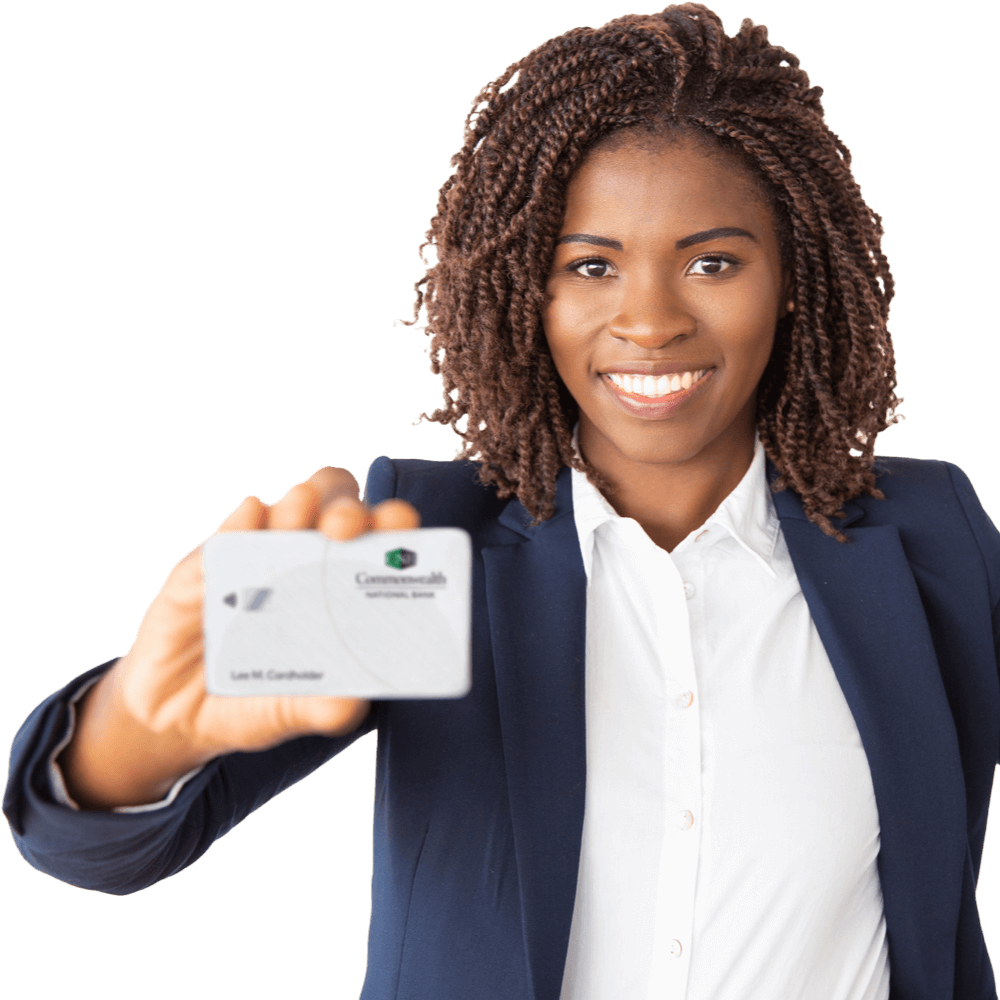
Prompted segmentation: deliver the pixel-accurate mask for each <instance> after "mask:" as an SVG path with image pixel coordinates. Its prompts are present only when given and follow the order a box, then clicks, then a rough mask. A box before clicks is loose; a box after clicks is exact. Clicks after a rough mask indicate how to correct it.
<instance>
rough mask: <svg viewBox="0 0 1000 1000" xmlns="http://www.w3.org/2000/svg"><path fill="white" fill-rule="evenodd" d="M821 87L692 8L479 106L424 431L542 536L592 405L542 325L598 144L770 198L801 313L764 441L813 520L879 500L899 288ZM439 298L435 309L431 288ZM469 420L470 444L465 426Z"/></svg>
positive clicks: (460, 162)
mask: <svg viewBox="0 0 1000 1000" xmlns="http://www.w3.org/2000/svg"><path fill="white" fill-rule="evenodd" d="M822 92H823V91H822V88H820V87H810V86H809V78H808V76H807V75H806V73H805V72H804V71H803V70H801V69H800V68H799V60H798V59H797V58H796V57H795V56H794V55H792V54H791V53H790V52H787V51H786V50H785V49H783V48H781V47H780V46H776V45H771V44H770V43H769V42H768V40H767V28H766V27H764V26H763V25H755V24H754V23H753V22H752V21H751V20H749V19H746V20H744V21H743V23H742V25H741V27H740V30H739V33H738V34H736V35H735V36H733V37H731V38H730V37H728V36H727V35H726V34H725V32H724V31H723V28H722V22H721V20H720V19H719V17H718V16H717V15H716V14H714V13H713V12H712V11H710V10H708V9H707V8H706V7H704V6H702V5H700V4H695V3H685V4H679V5H676V6H671V7H667V8H666V9H665V10H664V11H663V12H662V13H659V14H652V15H629V16H627V17H621V18H618V19H616V20H614V21H611V22H609V23H608V24H606V25H604V27H602V28H597V29H594V28H575V29H574V30H572V31H568V32H567V33H566V34H564V35H561V36H560V37H558V38H554V39H551V40H550V41H548V42H546V43H545V44H544V45H541V46H539V47H538V48H537V49H535V50H534V51H533V52H531V53H530V54H529V55H527V56H526V57H525V58H524V59H522V60H520V61H519V62H516V63H514V64H513V65H512V66H510V67H508V69H507V70H506V71H505V72H504V73H503V75H502V76H500V77H499V79H497V80H494V81H493V82H492V83H491V84H489V85H488V86H487V87H486V88H485V89H484V90H483V91H482V92H481V93H480V94H479V96H478V97H477V98H476V101H475V103H474V105H473V109H472V111H471V112H470V113H469V116H468V118H467V119H466V123H465V144H464V146H463V147H462V149H461V151H460V152H458V153H457V154H456V155H455V156H454V157H453V158H452V161H451V162H452V166H453V167H455V172H454V173H453V174H452V176H451V177H449V179H448V180H447V181H446V182H445V184H444V186H443V187H442V188H441V192H440V195H439V198H438V206H437V214H436V215H435V216H434V218H433V220H432V221H431V227H430V229H429V230H428V232H427V241H426V242H425V243H424V244H422V246H421V248H420V250H421V253H422V252H423V250H424V248H425V247H427V246H429V245H433V246H434V247H435V249H436V251H437V263H436V264H435V265H434V266H432V267H429V268H428V270H427V272H426V274H425V276H424V277H423V278H422V279H421V280H420V281H418V282H417V283H416V285H415V286H414V287H415V290H416V293H417V298H416V303H415V305H414V311H413V320H410V321H408V322H409V323H411V324H412V323H414V322H416V320H417V317H418V315H419V312H420V308H421V306H423V307H424V308H425V309H426V312H427V325H426V332H427V333H428V335H430V336H431V338H432V340H431V367H432V369H433V370H434V372H435V373H437V374H440V375H442V376H443V379H444V394H445V405H444V406H443V407H442V408H440V409H438V410H435V411H434V413H432V414H430V415H429V416H428V415H427V414H425V415H424V416H425V417H427V418H428V419H430V420H433V421H437V422H440V423H444V424H449V425H451V427H452V428H453V429H454V430H455V431H456V433H458V434H459V435H460V436H461V437H462V438H463V439H464V442H465V445H464V448H463V449H462V452H461V454H460V455H459V457H460V458H470V459H476V460H478V461H479V462H480V478H481V479H482V481H483V482H485V483H488V484H493V485H494V486H495V487H496V488H497V490H498V492H499V495H500V496H501V497H506V496H510V495H514V494H516V496H517V497H518V499H519V500H520V501H521V502H522V503H523V504H524V506H525V508H526V509H527V510H528V511H529V512H530V513H531V514H532V516H533V517H534V518H535V521H536V523H538V522H539V521H540V520H544V519H545V518H547V517H550V516H551V514H552V510H553V500H554V497H555V489H556V476H557V474H558V472H559V470H560V469H561V468H562V467H563V466H566V465H569V466H573V467H574V468H578V469H580V470H581V471H583V472H586V473H587V474H588V475H590V476H591V477H592V478H594V477H595V476H596V473H595V470H593V469H591V468H589V467H588V465H587V464H586V463H585V462H584V461H583V460H582V459H581V458H580V457H578V456H577V454H576V452H575V450H574V448H573V444H572V428H573V425H574V423H575V421H576V419H577V413H578V410H577V406H576V403H575V401H574V400H573V398H572V397H571V396H570V394H569V392H568V391H567V390H566V388H565V386H564V385H563V384H562V381H561V380H560V378H559V376H558V374H557V373H556V370H555V366H554V364H553V361H552V357H551V355H550V353H549V349H548V345H547V343H546V339H545V334H544V330H543V326H542V320H541V315H542V309H543V307H544V305H545V302H546V291H545V287H546V282H547V277H548V273H549V269H550V266H551V261H552V258H553V254H554V251H555V241H556V239H557V237H558V235H559V231H560V227H561V224H562V218H563V212H564V206H565V194H566V187H567V184H568V182H569V179H570V177H571V176H572V174H573V171H574V170H575V169H576V168H577V167H578V166H579V165H580V164H581V163H582V161H583V160H584V158H585V157H586V156H587V154H588V153H589V152H591V151H592V150H593V149H594V148H595V147H596V146H597V145H598V144H600V143H608V142H609V141H610V142H616V141H617V140H618V139H619V138H621V137H622V136H621V135H619V133H621V134H622V135H627V136H635V135H638V136H639V137H640V139H641V138H642V137H643V136H644V135H647V136H654V137H655V136H658V135H660V136H662V135H665V134H675V133H678V132H680V133H683V134H686V135H689V136H693V137H696V138H698V139H699V140H700V141H702V142H707V143H711V144H714V145H715V146H716V147H717V148H718V149H720V150H726V151H728V152H730V153H731V154H732V155H734V156H736V157H737V158H738V161H739V163H740V164H741V165H742V167H743V169H744V170H745V172H746V173H747V175H748V176H749V177H750V178H751V179H752V180H753V181H754V182H755V184H756V186H757V187H758V188H759V189H760V190H761V192H762V193H763V194H764V195H765V197H766V198H767V201H768V203H769V204H770V206H771V208H772V210H773V213H774V216H775V221H776V228H777V231H778V232H777V235H778V240H779V244H780V245H781V248H782V258H783V261H784V264H785V266H786V268H787V269H788V271H789V273H790V274H791V276H792V281H793V288H794V289H795V302H796V308H795V311H794V313H791V314H789V315H788V316H786V317H785V318H783V319H782V320H780V321H779V322H778V324H777V328H776V332H775V345H774V350H773V353H772V356H771V359H770V361H769V363H768V366H767V368H766V370H765V372H764V375H763V377H762V379H761V382H760V385H759V388H758V398H757V427H758V431H759V434H760V438H761V442H762V444H763V446H764V448H765V450H766V453H767V455H768V456H769V457H770V458H771V460H772V461H773V462H774V464H775V466H776V467H777V468H778V470H779V472H780V476H779V478H778V480H777V481H776V482H775V484H774V488H775V489H784V488H786V487H791V488H792V489H794V490H795V491H796V492H797V493H799V494H800V495H801V497H802V500H803V505H804V509H805V512H806V514H807V515H808V517H809V518H810V519H811V520H812V521H814V522H815V523H816V524H817V525H819V527H820V528H821V529H822V530H823V531H824V532H825V533H826V534H828V535H832V536H833V537H835V538H837V539H838V540H839V541H846V537H845V536H844V535H843V534H842V533H841V532H840V531H838V530H837V529H836V528H835V527H834V526H833V525H832V524H831V523H830V520H829V519H830V518H833V517H840V516H843V512H842V510H841V509H840V508H841V506H842V504H843V502H844V501H845V500H848V499H850V498H852V497H855V496H858V495H860V494H861V493H863V492H864V493H868V494H870V495H871V496H873V497H878V498H883V496H884V495H883V494H882V492H881V491H880V490H879V489H878V488H877V487H876V485H875V470H874V447H875V437H876V435H877V434H878V433H879V432H880V431H883V430H885V429H886V427H888V426H889V425H890V424H892V423H895V421H896V420H897V419H898V417H896V416H895V415H894V413H893V411H894V408H895V407H896V406H898V405H899V403H900V402H901V400H900V399H898V398H897V397H896V396H895V394H894V389H895V387H896V378H895V370H894V359H893V350H892V343H891V340H890V337H889V332H888V330H887V328H886V320H887V317H888V311H889V302H890V300H891V299H892V295H893V280H892V276H891V274H890V272H889V265H888V262H887V260H886V258H885V255H884V254H883V253H882V250H881V236H882V222H881V219H880V217H879V216H878V215H877V214H876V213H874V212H873V211H871V209H869V208H868V206H867V205H866V204H865V202H864V200H863V199H862V197H861V190H860V188H859V187H858V184H857V183H856V181H855V180H854V178H853V176H852V175H851V171H850V163H851V154H850V152H849V150H848V149H847V147H846V146H845V145H844V144H843V142H841V140H840V139H839V138H838V137H837V136H836V135H834V134H833V133H832V132H831V131H830V130H829V129H828V128H827V126H826V125H825V124H824V121H823V109H822V105H821V104H820V97H821V95H822ZM424 285H426V291H422V290H421V288H422V286H424ZM463 419H464V421H465V424H464V426H461V425H460V422H461V421H463Z"/></svg>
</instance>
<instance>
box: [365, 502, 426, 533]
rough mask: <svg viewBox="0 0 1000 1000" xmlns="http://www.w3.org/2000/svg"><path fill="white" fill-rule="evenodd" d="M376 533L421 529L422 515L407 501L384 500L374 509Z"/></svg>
mask: <svg viewBox="0 0 1000 1000" xmlns="http://www.w3.org/2000/svg"><path fill="white" fill-rule="evenodd" d="M372 522H373V526H374V529H375V531H410V530H412V529H413V528H419V527H420V515H419V514H418V513H417V508H416V507H414V506H413V504H409V503H407V502H406V501H405V500H396V499H392V500H383V501H382V502H381V503H380V504H378V506H376V507H375V508H373V509H372Z"/></svg>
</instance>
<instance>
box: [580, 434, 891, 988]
mask: <svg viewBox="0 0 1000 1000" xmlns="http://www.w3.org/2000/svg"><path fill="white" fill-rule="evenodd" d="M573 506H574V512H575V517H576V527H577V531H578V534H579V538H580V549H581V552H582V555H583V563H584V567H585V569H586V572H587V636H586V643H587V644H586V734H587V790H586V807H585V813H584V824H583V843H582V847H581V854H580V868H579V877H578V884H577V891H576V905H575V908H574V911H573V923H572V928H571V932H570V941H569V952H568V955H567V959H566V970H565V975H564V979H563V987H562V1000H609V998H612V997H613V998H615V1000H647V998H648V1000H654V998H655V1000H748V998H758V997H762V998H768V1000H770V998H780V1000H798V998H801V1000H887V998H888V996H889V961H888V945H887V941H886V935H885V918H884V916H883V910H882V893H881V887H880V884H879V877H878V870H877V868H876V857H877V855H878V850H879V821H878V811H877V808H876V803H875V794H874V790H873V788H872V782H871V775H870V773H869V770H868V760H867V757H866V756H865V752H864V749H863V747H862V745H861V739H860V736H859V734H858V730H857V727H856V725H855V723H854V718H853V716H852V715H851V711H850V708H849V707H848V705H847V702H846V700H845V699H844V695H843V692H842V691H841V689H840V685H839V683H838V681H837V678H836V675H835V674H834V672H833V667H832V666H831V664H830V661H829V659H828V657H827V655H826V651H825V650H824V648H823V644H822V642H821V641H820V638H819V635H818V633H817V631H816V627H815V625H814V624H813V621H812V617H811V615H810V613H809V608H808V606H807V605H806V601H805V598H804V597H803V595H802V590H801V588H800V587H799V582H798V578H797V577H796V575H795V570H794V568H793V567H792V562H791V559H790V558H789V555H788V550H787V548H786V546H785V542H784V538H783V536H782V533H781V527H780V524H779V521H778V518H777V515H776V513H775V510H774V504H773V501H772V500H771V496H770V491H769V489H768V486H767V482H766V476H765V458H764V450H763V448H762V447H761V445H760V443H759V441H758V442H757V445H756V449H755V452H754V459H753V463H752V464H751V466H750V468H749V470H748V471H747V473H746V475H745V476H744V477H743V479H742V480H741V481H740V483H739V485H738V486H737V487H736V489H735V490H733V492H732V493H731V494H730V495H729V496H728V497H727V498H726V500H725V501H724V502H723V503H722V505H721V506H720V507H719V509H718V510H717V511H716V512H715V513H714V514H713V515H712V516H711V517H710V518H709V519H708V520H707V521H706V522H705V523H704V524H703V525H702V526H701V527H699V528H698V529H696V530H695V531H693V532H691V534H690V535H688V536H687V538H685V539H684V540H683V541H682V542H681V543H680V544H679V545H678V546H677V547H676V548H675V549H674V550H673V552H670V553H668V552H666V551H665V550H663V549H661V548H658V547H657V546H656V545H655V544H654V543H653V541H652V540H651V539H650V538H649V537H648V536H647V535H646V534H645V532H644V531H643V530H642V528H640V526H639V524H638V522H636V521H634V520H632V519H631V518H623V517H619V516H618V515H617V514H616V513H615V512H614V510H613V509H612V508H611V506H610V505H609V504H608V502H607V501H606V500H605V498H604V497H603V496H602V495H601V494H600V493H599V492H598V491H597V490H596V489H595V488H594V487H593V486H592V485H591V484H590V483H589V482H588V481H587V479H586V478H585V477H584V476H583V475H581V474H580V473H578V472H576V471H575V470H574V472H573ZM816 530H817V531H819V528H817V529H816Z"/></svg>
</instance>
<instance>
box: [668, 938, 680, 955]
mask: <svg viewBox="0 0 1000 1000" xmlns="http://www.w3.org/2000/svg"><path fill="white" fill-rule="evenodd" d="M681 950H682V949H681V943H680V941H678V940H677V938H674V939H673V941H671V942H670V954H671V956H672V957H673V958H680V957H681Z"/></svg>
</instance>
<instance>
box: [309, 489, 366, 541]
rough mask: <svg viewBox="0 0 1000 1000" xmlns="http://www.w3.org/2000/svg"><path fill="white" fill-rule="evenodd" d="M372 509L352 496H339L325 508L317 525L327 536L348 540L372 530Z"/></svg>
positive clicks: (337, 539) (335, 539) (338, 539)
mask: <svg viewBox="0 0 1000 1000" xmlns="http://www.w3.org/2000/svg"><path fill="white" fill-rule="evenodd" d="M371 525H372V518H371V511H369V510H368V508H367V507H366V506H365V505H364V504H363V503H362V502H361V501H360V500H354V499H352V498H351V497H339V498H338V499H336V500H334V501H333V502H332V503H331V504H330V505H329V506H328V507H326V508H325V509H324V511H323V512H322V514H320V516H319V522H318V524H317V525H316V527H317V528H319V530H320V531H322V532H323V534H324V535H326V537H327V538H332V539H334V541H338V542H346V541H347V540H348V539H349V538H357V537H358V535H361V534H364V532H366V531H371Z"/></svg>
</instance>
